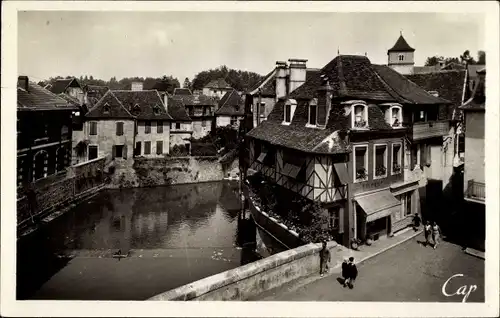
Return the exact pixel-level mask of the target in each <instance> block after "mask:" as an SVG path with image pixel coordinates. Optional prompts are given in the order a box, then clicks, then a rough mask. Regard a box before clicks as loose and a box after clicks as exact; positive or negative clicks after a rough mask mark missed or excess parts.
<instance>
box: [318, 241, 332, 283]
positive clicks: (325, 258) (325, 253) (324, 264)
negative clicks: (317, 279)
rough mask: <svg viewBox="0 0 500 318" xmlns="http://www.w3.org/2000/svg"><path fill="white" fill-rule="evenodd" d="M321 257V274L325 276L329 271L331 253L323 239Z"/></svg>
mask: <svg viewBox="0 0 500 318" xmlns="http://www.w3.org/2000/svg"><path fill="white" fill-rule="evenodd" d="M319 257H320V272H319V273H320V275H321V277H323V275H324V274H325V273H327V272H328V263H329V262H330V261H331V255H330V251H329V250H328V248H326V242H325V241H323V248H322V249H321V251H320V252H319Z"/></svg>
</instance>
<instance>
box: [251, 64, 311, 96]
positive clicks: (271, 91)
mask: <svg viewBox="0 0 500 318" xmlns="http://www.w3.org/2000/svg"><path fill="white" fill-rule="evenodd" d="M319 71H320V69H319V68H308V69H307V70H306V82H307V81H308V80H309V79H311V78H312V77H314V76H315V75H316V74H317V73H318V72H319ZM259 88H260V89H261V94H262V96H268V97H274V96H276V69H273V70H272V71H271V72H269V73H268V74H267V75H266V76H264V78H263V79H262V80H261V81H259V82H258V83H257V84H256V85H255V86H254V87H253V88H252V89H251V90H250V93H254V94H257V90H258V89H259Z"/></svg>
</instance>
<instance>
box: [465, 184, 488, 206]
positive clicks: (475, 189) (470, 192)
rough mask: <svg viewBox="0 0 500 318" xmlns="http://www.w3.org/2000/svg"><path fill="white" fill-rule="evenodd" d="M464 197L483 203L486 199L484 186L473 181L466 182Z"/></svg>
mask: <svg viewBox="0 0 500 318" xmlns="http://www.w3.org/2000/svg"><path fill="white" fill-rule="evenodd" d="M465 196H466V197H467V198H469V199H474V200H480V201H484V200H485V199H486V192H485V184H484V183H483V182H477V181H474V180H469V181H467V191H466V193H465Z"/></svg>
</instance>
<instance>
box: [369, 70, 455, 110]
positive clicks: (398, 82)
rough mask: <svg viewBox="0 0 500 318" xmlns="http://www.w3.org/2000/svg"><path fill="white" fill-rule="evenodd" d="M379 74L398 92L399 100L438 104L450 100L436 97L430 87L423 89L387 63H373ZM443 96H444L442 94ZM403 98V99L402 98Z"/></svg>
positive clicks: (390, 87) (446, 102)
mask: <svg viewBox="0 0 500 318" xmlns="http://www.w3.org/2000/svg"><path fill="white" fill-rule="evenodd" d="M372 66H373V68H374V69H375V71H376V72H377V74H378V75H379V76H380V77H381V78H382V80H383V81H384V82H385V83H386V84H387V85H388V86H389V88H388V90H393V91H394V92H396V93H397V94H398V95H399V97H400V99H399V100H398V101H400V102H404V103H408V104H420V105H436V104H448V103H450V101H449V100H445V99H443V98H439V97H435V96H433V95H431V94H429V93H428V91H429V90H430V89H422V88H421V87H420V86H419V85H417V84H415V83H414V82H412V81H410V80H408V77H405V76H403V75H401V74H400V73H398V72H397V71H395V70H393V69H392V68H390V67H388V66H386V65H372ZM441 97H442V96H441ZM401 99H402V100H401Z"/></svg>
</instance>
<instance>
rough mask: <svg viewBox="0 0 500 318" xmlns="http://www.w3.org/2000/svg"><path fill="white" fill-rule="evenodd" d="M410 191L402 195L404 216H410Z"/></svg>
mask: <svg viewBox="0 0 500 318" xmlns="http://www.w3.org/2000/svg"><path fill="white" fill-rule="evenodd" d="M411 194H412V193H411V192H410V193H407V194H406V195H405V196H404V216H410V215H411V214H412V213H411Z"/></svg>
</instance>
